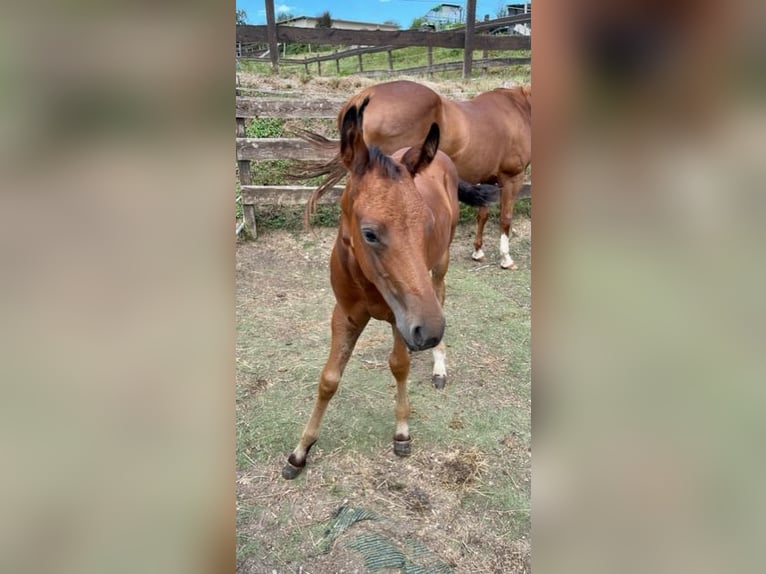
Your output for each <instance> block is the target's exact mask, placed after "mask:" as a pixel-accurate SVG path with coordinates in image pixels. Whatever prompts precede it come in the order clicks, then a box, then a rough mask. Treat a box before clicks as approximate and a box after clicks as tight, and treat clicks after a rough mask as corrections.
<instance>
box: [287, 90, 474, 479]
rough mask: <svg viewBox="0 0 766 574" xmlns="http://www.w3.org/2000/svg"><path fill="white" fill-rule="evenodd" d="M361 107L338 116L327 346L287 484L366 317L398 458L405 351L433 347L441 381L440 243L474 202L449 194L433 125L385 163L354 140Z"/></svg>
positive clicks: (404, 408) (444, 261)
mask: <svg viewBox="0 0 766 574" xmlns="http://www.w3.org/2000/svg"><path fill="white" fill-rule="evenodd" d="M368 101H369V100H367V99H365V100H363V101H362V102H360V106H359V107H358V108H357V106H356V105H353V104H352V105H350V106H347V107H346V109H345V112H344V115H343V118H342V120H341V127H340V134H341V143H340V150H341V151H340V158H341V161H342V162H343V165H344V167H345V169H347V170H348V172H349V175H348V179H347V181H346V187H345V189H344V191H343V195H342V196H341V199H340V206H341V216H340V223H339V226H338V235H337V238H336V240H335V245H334V247H333V250H332V254H331V256H330V281H331V283H332V288H333V292H334V293H335V308H334V309H333V313H332V342H331V345H330V354H329V357H328V358H327V362H326V363H325V366H324V369H323V370H322V373H321V375H320V377H319V387H318V392H317V399H316V403H315V405H314V410H313V412H312V413H311V418H310V419H309V421H308V423H307V424H306V427H305V428H304V430H303V434H302V435H301V438H300V442H299V443H298V446H296V447H295V450H294V451H293V452H292V454H291V455H290V457H289V458H288V462H287V464H286V465H285V467H284V469H283V470H282V476H283V477H285V478H287V479H291V478H295V477H296V476H297V475H298V474H299V473H300V471H301V470H302V469H303V467H304V466H305V465H306V457H307V455H308V453H309V450H310V448H311V446H312V445H313V444H314V442H315V441H316V439H317V435H318V431H319V425H320V423H321V421H322V417H323V415H324V412H325V409H326V408H327V404H328V402H329V401H330V399H331V398H332V396H333V395H334V394H335V390H336V389H337V387H338V384H339V382H340V379H341V375H342V374H343V370H344V368H345V366H346V363H347V362H348V360H349V357H350V356H351V353H352V351H353V349H354V346H355V344H356V341H357V339H358V338H359V335H360V334H361V333H362V331H363V330H364V328H365V326H366V325H367V323H368V321H369V320H370V318H375V319H379V320H382V321H388V322H389V323H391V325H392V332H393V338H394V345H393V350H392V351H391V353H390V355H389V357H388V364H389V367H390V368H391V373H392V374H393V375H394V378H395V379H396V431H395V434H394V452H395V453H396V454H397V455H399V456H406V455H408V454H409V452H410V434H409V427H408V422H407V420H408V416H409V412H410V407H409V402H408V400H407V375H408V374H409V369H410V356H409V351H422V350H425V349H433V357H434V368H433V379H432V382H433V384H434V386H436V387H437V388H441V387H443V386H444V384H445V382H446V377H447V371H446V367H445V346H444V342H443V341H442V336H443V334H444V328H445V320H444V315H443V313H442V305H443V304H444V290H445V286H444V276H445V274H446V273H447V267H448V265H449V246H450V243H451V241H452V237H453V235H454V232H455V226H456V225H457V220H458V215H459V210H458V200H463V201H468V200H472V201H474V202H475V203H481V200H480V198H479V199H477V198H476V196H475V195H471V194H470V192H466V191H462V192H460V193H458V177H457V172H456V170H455V166H454V165H453V163H452V161H451V160H450V159H449V157H448V156H447V155H446V154H444V153H443V152H441V151H438V145H439V126H438V125H437V124H435V123H434V124H431V126H430V128H429V130H428V132H427V135H426V136H424V140H423V141H422V143H421V144H420V145H418V146H417V147H409V148H405V149H400V150H398V151H397V152H396V153H394V154H393V155H392V156H390V157H389V156H387V155H385V154H384V153H383V152H382V151H381V150H380V149H378V148H377V147H375V146H370V147H369V148H368V146H367V144H366V143H365V141H364V138H363V136H362V121H363V117H366V116H365V115H364V114H365V107H366V106H367V102H368Z"/></svg>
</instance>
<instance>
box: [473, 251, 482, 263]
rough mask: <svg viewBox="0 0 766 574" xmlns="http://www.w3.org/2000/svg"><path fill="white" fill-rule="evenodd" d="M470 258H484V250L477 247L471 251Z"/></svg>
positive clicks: (475, 259) (479, 259) (478, 259)
mask: <svg viewBox="0 0 766 574" xmlns="http://www.w3.org/2000/svg"><path fill="white" fill-rule="evenodd" d="M471 259H473V260H474V261H481V260H482V259H484V251H482V250H481V249H477V250H476V251H474V252H473V253H471Z"/></svg>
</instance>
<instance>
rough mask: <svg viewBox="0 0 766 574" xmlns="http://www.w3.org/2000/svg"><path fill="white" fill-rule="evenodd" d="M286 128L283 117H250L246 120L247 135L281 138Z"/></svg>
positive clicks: (250, 136)
mask: <svg viewBox="0 0 766 574" xmlns="http://www.w3.org/2000/svg"><path fill="white" fill-rule="evenodd" d="M284 129H285V120H284V119H282V118H250V119H248V120H247V121H246V122H245V137H248V138H279V137H282V134H283V133H284Z"/></svg>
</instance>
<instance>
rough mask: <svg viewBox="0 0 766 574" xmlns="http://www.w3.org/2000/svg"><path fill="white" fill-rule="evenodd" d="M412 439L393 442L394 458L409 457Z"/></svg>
mask: <svg viewBox="0 0 766 574" xmlns="http://www.w3.org/2000/svg"><path fill="white" fill-rule="evenodd" d="M411 445H412V439H407V440H394V454H395V455H396V456H410V453H411V452H412V447H411Z"/></svg>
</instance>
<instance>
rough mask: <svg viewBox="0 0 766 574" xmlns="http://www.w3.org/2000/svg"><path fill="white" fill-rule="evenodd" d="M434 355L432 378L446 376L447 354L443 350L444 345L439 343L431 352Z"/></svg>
mask: <svg viewBox="0 0 766 574" xmlns="http://www.w3.org/2000/svg"><path fill="white" fill-rule="evenodd" d="M433 354H434V376H440V377H446V376H447V364H446V358H447V353H446V351H445V350H444V343H443V342H442V343H439V344H438V345H437V346H436V347H434V350H433Z"/></svg>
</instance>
